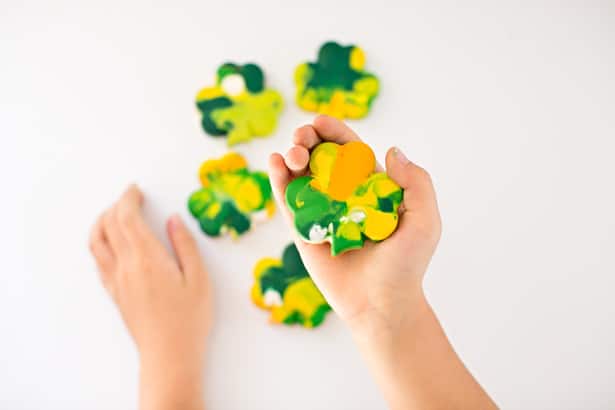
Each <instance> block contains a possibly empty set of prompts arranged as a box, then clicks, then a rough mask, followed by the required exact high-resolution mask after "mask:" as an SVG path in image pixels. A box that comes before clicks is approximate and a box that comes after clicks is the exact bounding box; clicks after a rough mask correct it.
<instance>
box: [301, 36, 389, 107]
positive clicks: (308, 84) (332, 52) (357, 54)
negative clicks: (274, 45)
mask: <svg viewBox="0 0 615 410" xmlns="http://www.w3.org/2000/svg"><path fill="white" fill-rule="evenodd" d="M364 66H365V54H364V53H363V50H361V49H360V48H359V47H357V46H353V45H350V46H346V47H344V46H341V45H339V44H337V43H335V42H328V43H325V44H323V45H322V47H321V48H320V51H319V52H318V60H317V61H316V62H306V63H303V64H301V65H299V66H298V67H297V69H296V70H295V83H296V85H297V94H296V100H297V104H298V105H299V107H301V108H302V109H304V110H306V111H312V112H318V113H320V114H327V115H331V116H333V117H337V118H340V119H343V118H362V117H365V116H366V115H367V113H368V112H369V109H370V107H371V104H372V102H373V101H374V98H376V95H377V94H378V88H379V84H378V79H377V78H376V76H374V75H373V74H370V73H368V72H366V71H364V70H363V68H364Z"/></svg>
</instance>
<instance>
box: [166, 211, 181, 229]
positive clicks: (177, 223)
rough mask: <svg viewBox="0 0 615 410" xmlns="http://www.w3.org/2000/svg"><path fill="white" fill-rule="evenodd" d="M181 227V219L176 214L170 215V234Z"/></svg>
mask: <svg viewBox="0 0 615 410" xmlns="http://www.w3.org/2000/svg"><path fill="white" fill-rule="evenodd" d="M182 225H183V222H182V219H181V217H180V216H179V215H178V214H173V215H171V217H170V218H169V229H170V230H171V231H172V232H175V231H177V229H178V228H180V227H181V226H182Z"/></svg>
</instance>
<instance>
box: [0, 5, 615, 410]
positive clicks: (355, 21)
mask: <svg viewBox="0 0 615 410" xmlns="http://www.w3.org/2000/svg"><path fill="white" fill-rule="evenodd" d="M84 3H86V2H75V3H74V4H68V3H62V2H44V3H43V2H41V3H40V4H34V3H31V4H30V3H29V2H23V1H8V2H7V0H0V139H1V143H2V144H1V145H0V184H1V185H0V187H1V192H2V194H1V195H2V201H1V203H0V210H1V215H2V222H1V224H0V226H1V235H0V252H1V258H0V272H1V273H0V408H2V409H42V408H47V409H51V408H53V409H123V408H135V407H136V398H137V371H138V369H137V362H136V354H135V350H134V348H133V345H132V343H131V341H130V339H129V338H128V336H127V334H126V332H125V330H124V328H123V325H122V323H121V321H120V318H119V316H118V314H117V313H116V311H115V309H114V307H113V305H112V304H111V302H110V301H109V299H108V298H107V296H106V295H105V293H104V292H103V290H102V288H101V286H100V285H99V283H98V279H97V275H96V272H95V267H94V264H93V262H92V260H91V258H90V256H89V254H88V251H87V244H86V242H87V235H88V231H89V228H90V225H91V224H92V222H93V221H94V219H95V218H96V216H97V215H98V214H99V212H101V211H102V210H103V209H104V208H105V207H106V206H107V205H109V204H110V202H111V201H112V200H113V199H114V198H115V197H116V196H117V195H118V194H119V193H120V192H121V191H122V189H123V188H124V186H125V185H127V184H128V183H129V182H131V181H136V182H138V183H139V184H140V185H141V187H142V188H143V190H144V191H145V193H146V196H147V205H146V208H147V214H148V218H149V219H150V221H151V222H152V223H153V224H154V225H155V226H156V229H157V231H158V232H159V233H160V234H161V236H162V230H163V229H162V226H163V221H164V218H165V217H167V216H168V215H169V214H170V213H172V212H174V211H179V212H180V213H181V214H182V215H183V216H184V217H185V219H186V221H188V222H189V224H190V227H191V229H192V231H193V232H194V233H195V235H198V238H199V243H200V245H201V249H202V252H203V255H204V257H205V258H206V260H207V265H208V266H209V269H210V271H211V273H212V276H213V278H214V282H215V297H216V301H215V307H216V315H215V316H216V317H215V318H216V325H215V329H214V333H213V337H212V340H211V348H210V350H209V352H210V354H209V363H208V370H207V381H206V383H207V388H206V391H207V403H208V404H209V405H210V408H212V409H247V408H267V409H290V408H296V409H379V408H385V404H384V401H383V399H382V398H381V396H380V394H379V392H378V390H377V388H376V387H375V385H374V384H373V382H372V380H371V378H370V376H369V374H368V372H367V369H366V367H365V365H364V364H363V363H362V361H361V359H360V356H359V355H358V353H357V351H356V349H355V347H354V346H353V344H352V340H351V338H350V335H349V333H348V331H347V330H346V329H345V327H344V325H343V323H341V322H340V321H339V320H338V319H337V318H336V317H334V315H331V316H330V317H329V318H328V319H327V320H326V322H325V324H324V326H322V327H321V328H319V329H317V330H316V331H306V330H304V329H301V328H282V327H272V326H270V325H268V324H267V314H266V313H265V312H263V311H260V310H258V309H256V308H254V307H253V306H252V305H251V303H250V301H249V298H248V293H249V287H250V285H251V268H252V265H253V263H254V262H255V261H256V260H257V259H258V258H259V257H262V256H276V255H279V254H280V252H281V251H282V249H283V247H284V245H286V243H287V242H288V240H289V238H290V235H289V232H288V231H287V230H286V227H285V225H284V223H283V221H282V220H281V218H280V217H279V216H277V217H276V218H275V220H273V221H271V222H269V223H266V224H263V225H261V226H258V228H257V229H256V230H254V231H253V232H251V233H250V234H249V235H247V236H245V237H243V238H241V240H240V241H238V242H236V243H233V242H232V241H231V240H230V239H219V240H211V239H208V238H205V237H204V236H203V235H202V234H200V233H199V231H198V229H197V225H196V223H194V221H193V220H192V219H191V218H190V216H189V215H188V213H187V210H186V200H187V197H188V195H189V194H190V193H191V192H192V191H193V190H194V189H196V188H197V187H198V180H197V177H196V173H197V169H198V166H199V165H200V163H201V161H203V160H204V159H206V158H210V157H215V156H218V155H220V154H222V153H223V152H224V151H225V149H226V148H225V146H224V143H223V141H221V140H213V139H211V138H208V137H206V136H205V135H204V134H203V132H202V131H201V130H200V128H199V125H198V115H197V113H196V111H195V108H194V101H193V100H194V96H195V93H196V92H197V91H198V90H199V89H200V88H201V87H203V86H206V85H208V84H209V82H210V80H211V78H212V76H213V73H214V71H215V69H216V67H217V66H218V64H220V63H222V62H224V61H226V60H233V61H237V62H247V61H255V62H257V63H259V64H261V65H262V66H263V68H264V69H265V70H266V72H267V76H268V83H269V85H270V86H271V87H273V88H277V89H278V90H280V91H281V92H282V93H283V94H284V96H285V98H286V101H287V107H286V110H285V112H284V114H283V116H282V117H281V121H280V124H279V128H278V132H277V133H276V134H275V135H274V136H273V137H271V138H269V139H266V140H259V141H256V142H253V143H251V144H247V145H242V146H239V147H238V150H239V151H240V152H242V153H243V154H245V155H246V156H247V157H248V159H249V161H250V163H251V164H252V165H253V167H254V168H257V169H258V168H260V169H263V168H264V167H265V164H266V160H267V155H268V153H270V152H271V151H273V150H282V151H285V150H286V149H287V148H288V147H289V141H290V138H291V133H292V131H293V129H294V128H295V127H296V126H298V125H301V124H303V123H305V122H307V121H310V120H311V118H312V116H311V115H309V114H307V113H303V112H300V111H299V109H298V108H297V107H296V106H295V105H294V103H293V101H292V95H293V83H292V73H293V70H294V67H295V66H296V65H297V64H298V63H300V62H302V61H304V60H306V59H313V58H314V57H315V55H316V51H317V48H318V46H319V44H321V43H322V42H323V41H326V40H329V39H336V40H339V41H341V42H344V43H350V42H352V43H356V44H359V45H361V46H362V47H363V48H364V50H365V51H366V54H367V56H368V60H367V66H368V68H369V69H370V70H371V71H373V72H374V73H376V74H377V75H379V76H380V78H381V80H382V94H381V95H380V97H379V98H378V99H377V100H376V102H375V104H374V106H373V111H372V113H371V115H370V116H369V117H368V118H367V119H365V120H362V121H357V122H353V123H352V126H354V127H355V128H356V130H357V131H358V132H359V133H360V135H361V136H363V137H364V138H365V140H367V141H368V142H369V143H370V144H371V145H372V146H373V147H374V149H375V151H376V152H377V155H378V156H379V157H380V159H382V157H383V155H384V152H385V150H386V148H387V147H389V146H391V145H399V146H400V147H401V148H402V149H403V150H404V151H405V152H407V153H408V156H409V157H410V158H411V159H412V160H414V161H415V162H417V163H419V164H421V165H423V166H424V167H426V168H427V169H428V170H429V171H430V172H431V174H432V176H433V178H434V181H435V183H436V187H437V191H438V195H439V201H440V206H441V211H442V216H443V221H444V234H443V238H442V242H441V245H440V248H439V250H438V252H437V254H436V256H435V258H434V260H433V263H432V266H431V268H430V271H429V272H428V277H427V280H426V286H427V292H428V296H429V299H430V301H431V302H432V304H433V305H434V308H435V310H436V311H437V313H438V315H439V317H440V319H441V321H442V323H443V325H444V327H445V329H446V331H447V333H448V335H449V336H450V338H451V340H452V342H453V344H454V346H455V348H456V349H457V351H458V352H459V354H460V355H461V357H462V358H463V360H464V361H465V363H467V365H468V367H469V368H470V369H471V371H472V372H473V373H474V375H475V376H476V377H477V378H478V379H479V380H480V382H481V383H482V384H483V385H484V386H485V388H486V389H487V391H489V392H490V393H491V394H492V395H493V397H494V398H495V400H496V401H497V402H498V403H499V404H500V405H501V406H502V407H504V408H509V409H606V408H611V409H613V408H615V386H614V381H613V380H615V353H613V347H614V346H615V322H614V318H615V302H614V298H613V292H614V290H615V279H614V276H615V194H614V191H615V182H614V178H615V165H614V164H615V162H614V159H613V158H614V156H615V80H614V78H615V76H614V74H615V5H614V3H613V2H607V1H603V2H595V1H594V2H592V1H578V2H576V3H573V2H557V3H555V2H554V3H552V4H551V3H549V4H547V3H544V2H528V3H526V5H522V4H521V3H519V2H514V3H515V6H514V7H513V6H511V5H508V6H506V5H503V4H502V5H499V6H498V5H496V4H493V3H492V2H485V3H482V4H479V3H473V4H471V5H469V4H466V5H465V6H464V7H463V8H461V7H456V6H453V5H452V4H451V5H441V7H436V6H433V5H432V6H416V5H415V6H409V5H408V6H401V4H405V2H401V1H400V2H399V4H400V5H399V6H396V7H393V5H390V4H389V5H387V4H386V3H384V2H377V3H375V2H370V3H369V5H363V4H360V3H358V2H353V3H348V4H345V3H343V2H338V1H327V2H318V1H316V2H309V3H307V2H306V3H304V4H305V6H304V7H301V8H298V7H294V8H288V6H286V7H284V6H282V3H280V4H265V3H261V2H256V1H254V2H250V3H249V4H250V5H244V6H243V7H239V6H236V8H231V6H229V4H230V3H232V2H229V1H216V2H208V1H190V2H184V3H182V4H180V3H179V2H169V4H167V5H163V4H162V3H160V4H158V5H152V3H153V2H144V3H142V4H139V3H136V2H125V1H99V2H97V3H98V4H96V5H84ZM171 3H173V4H171Z"/></svg>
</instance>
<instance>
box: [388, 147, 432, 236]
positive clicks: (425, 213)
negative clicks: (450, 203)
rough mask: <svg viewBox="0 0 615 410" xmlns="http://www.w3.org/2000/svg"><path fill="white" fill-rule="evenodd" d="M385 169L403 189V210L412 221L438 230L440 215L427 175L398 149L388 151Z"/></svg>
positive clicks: (429, 178)
mask: <svg viewBox="0 0 615 410" xmlns="http://www.w3.org/2000/svg"><path fill="white" fill-rule="evenodd" d="M386 167H387V175H388V176H389V178H391V179H392V180H393V181H395V182H396V183H397V184H398V185H399V186H400V187H402V188H403V189H404V198H403V202H402V208H403V210H405V211H406V212H409V213H410V215H411V216H412V219H414V221H420V222H421V224H428V225H431V226H433V227H434V228H437V230H439V225H440V213H439V212H438V203H437V200H436V193H435V190H434V187H433V184H432V182H431V177H430V175H429V173H428V172H427V171H425V170H424V169H423V168H421V167H419V166H418V165H416V164H414V163H413V162H411V161H410V160H409V159H408V158H407V157H406V156H405V155H404V153H403V152H402V151H401V150H400V149H399V148H391V149H389V151H388V152H387V156H386ZM415 217H416V218H415ZM405 219H406V220H408V219H409V218H405ZM402 223H403V222H402Z"/></svg>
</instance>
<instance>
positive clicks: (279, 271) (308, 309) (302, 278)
mask: <svg viewBox="0 0 615 410" xmlns="http://www.w3.org/2000/svg"><path fill="white" fill-rule="evenodd" d="M252 301H253V302H254V304H255V305H256V306H258V307H260V308H262V309H266V310H269V311H271V322H273V323H284V324H287V325H292V324H295V323H297V324H301V325H303V326H304V327H316V326H318V325H320V324H321V323H322V321H323V320H324V319H325V315H326V314H327V312H329V311H330V310H331V307H330V306H329V304H328V303H327V301H326V300H325V298H324V297H323V296H322V294H321V293H320V291H319V290H318V288H317V287H316V285H314V282H313V281H312V279H311V278H310V275H309V274H308V271H307V270H306V269H305V266H303V262H302V261H301V257H300V256H299V252H297V248H296V247H295V245H294V244H290V245H288V246H287V247H286V249H284V253H283V254H282V259H275V258H263V259H261V260H260V261H258V262H257V264H256V266H255V267H254V285H253V286H252Z"/></svg>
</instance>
